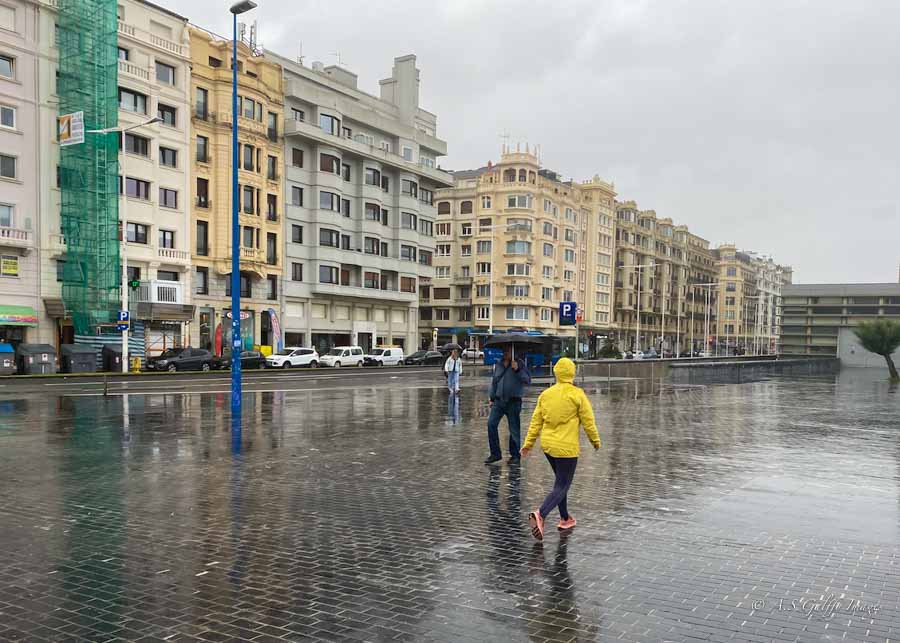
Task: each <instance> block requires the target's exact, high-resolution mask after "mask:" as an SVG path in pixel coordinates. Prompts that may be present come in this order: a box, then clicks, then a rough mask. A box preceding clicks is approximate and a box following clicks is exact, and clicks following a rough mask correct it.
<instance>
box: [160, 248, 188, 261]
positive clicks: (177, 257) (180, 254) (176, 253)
mask: <svg viewBox="0 0 900 643" xmlns="http://www.w3.org/2000/svg"><path fill="white" fill-rule="evenodd" d="M156 256H157V257H159V258H160V259H168V260H172V261H190V258H191V253H190V252H188V251H187V250H176V249H175V248H157V249H156Z"/></svg>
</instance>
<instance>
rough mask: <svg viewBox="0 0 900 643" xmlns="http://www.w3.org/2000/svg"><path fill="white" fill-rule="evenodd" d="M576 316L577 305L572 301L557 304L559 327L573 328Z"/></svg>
mask: <svg viewBox="0 0 900 643" xmlns="http://www.w3.org/2000/svg"><path fill="white" fill-rule="evenodd" d="M577 315H578V304H577V303H576V302H574V301H561V302H559V325H560V326H574V325H575V322H576V318H577Z"/></svg>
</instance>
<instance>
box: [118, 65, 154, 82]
mask: <svg viewBox="0 0 900 643" xmlns="http://www.w3.org/2000/svg"><path fill="white" fill-rule="evenodd" d="M119 73H122V74H128V75H129V76H134V77H135V78H140V79H141V80H150V72H148V71H147V70H146V69H144V68H143V67H138V66H137V65H135V64H134V63H130V62H128V61H127V60H120V61H119Z"/></svg>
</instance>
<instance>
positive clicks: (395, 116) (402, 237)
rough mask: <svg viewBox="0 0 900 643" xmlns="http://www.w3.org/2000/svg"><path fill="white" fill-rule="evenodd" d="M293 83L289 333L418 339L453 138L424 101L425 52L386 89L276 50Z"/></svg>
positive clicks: (409, 346) (410, 343) (288, 165)
mask: <svg viewBox="0 0 900 643" xmlns="http://www.w3.org/2000/svg"><path fill="white" fill-rule="evenodd" d="M277 60H278V61H279V62H280V63H281V65H282V67H283V69H284V81H285V116H286V120H285V129H284V141H285V142H284V158H285V169H284V174H285V196H286V199H287V208H286V220H285V244H284V246H285V280H284V293H283V295H284V297H283V305H284V318H283V326H284V331H285V340H286V342H287V344H288V345H304V346H313V347H315V348H316V349H318V351H319V352H320V353H321V352H323V351H327V350H329V349H330V348H332V347H334V346H338V345H359V346H362V347H363V349H365V350H369V349H370V348H371V347H372V346H374V345H376V344H393V345H399V346H402V347H404V348H405V349H406V350H407V352H410V351H412V350H414V349H415V347H416V344H417V325H418V321H417V320H418V316H419V300H418V292H419V288H420V286H424V285H426V284H429V283H430V282H431V280H432V277H433V274H434V269H433V267H432V264H433V260H434V252H435V237H434V234H435V218H436V209H435V206H434V203H435V196H434V195H435V191H436V190H437V189H439V188H442V187H446V186H448V185H450V184H451V179H450V176H449V175H448V174H447V173H446V172H443V171H442V170H440V169H438V168H437V160H438V158H439V157H440V156H443V155H444V154H446V152H447V145H446V143H445V142H444V141H442V140H440V139H439V138H437V134H436V129H437V117H436V116H435V115H434V114H432V113H430V112H427V111H425V110H424V109H422V108H421V107H420V106H419V70H418V68H417V67H416V58H415V56H402V57H399V58H396V59H395V60H394V67H393V71H392V74H391V77H390V78H387V79H384V80H382V81H381V82H380V86H381V92H380V95H379V96H372V95H370V94H367V93H365V92H363V91H361V90H359V88H358V87H357V77H356V75H355V74H353V73H351V72H349V71H348V70H346V69H344V68H342V67H338V66H332V67H324V66H322V65H321V63H313V67H312V68H308V67H305V66H303V65H301V64H299V63H297V62H293V61H290V60H287V59H284V58H278V59H277Z"/></svg>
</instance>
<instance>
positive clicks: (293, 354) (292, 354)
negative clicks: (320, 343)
mask: <svg viewBox="0 0 900 643" xmlns="http://www.w3.org/2000/svg"><path fill="white" fill-rule="evenodd" d="M318 365H319V353H317V352H316V349H315V348H300V347H299V346H289V347H287V348H285V349H283V350H280V351H278V352H277V353H274V354H273V355H269V356H268V357H267V358H266V366H267V367H269V368H301V367H307V368H316V367H318Z"/></svg>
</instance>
